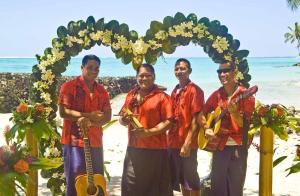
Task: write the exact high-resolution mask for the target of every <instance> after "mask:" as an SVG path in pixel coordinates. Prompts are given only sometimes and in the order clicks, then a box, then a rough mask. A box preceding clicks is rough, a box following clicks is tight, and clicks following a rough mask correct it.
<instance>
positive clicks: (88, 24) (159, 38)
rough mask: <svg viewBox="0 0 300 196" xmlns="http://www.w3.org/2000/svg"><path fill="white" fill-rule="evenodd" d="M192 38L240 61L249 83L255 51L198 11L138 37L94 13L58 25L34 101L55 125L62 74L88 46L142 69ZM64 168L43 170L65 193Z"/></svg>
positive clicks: (41, 59)
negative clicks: (108, 50)
mask: <svg viewBox="0 0 300 196" xmlns="http://www.w3.org/2000/svg"><path fill="white" fill-rule="evenodd" d="M191 42H192V43H194V44H195V45H200V46H201V47H202V48H203V50H204V52H206V53H207V54H208V56H209V57H210V58H211V59H212V60H213V61H214V62H215V63H222V62H225V61H232V62H234V63H235V64H236V65H237V68H238V71H239V72H238V75H237V76H238V77H237V79H238V81H239V82H240V83H241V84H243V85H244V86H246V87H249V83H248V82H249V81H250V80H251V76H250V75H249V74H248V72H249V67H248V62H247V60H246V57H247V56H248V54H249V51H248V50H239V46H240V42H239V41H238V40H237V39H233V36H232V35H231V34H229V33H228V29H227V27H226V26H224V25H221V24H220V22H219V21H217V20H214V21H209V19H208V18H206V17H203V18H201V19H199V20H198V18H197V16H196V15H195V14H189V15H188V16H187V17H186V16H184V15H183V14H182V13H179V12H178V13H176V14H175V16H174V17H171V16H166V17H165V18H164V19H163V22H159V21H152V22H151V24H150V28H149V29H148V30H147V31H146V35H144V36H138V33H137V32H136V31H134V30H129V27H128V25H127V24H124V23H122V24H120V23H119V22H118V21H116V20H111V21H109V22H107V23H105V22H104V19H103V18H101V19H99V20H98V21H96V20H95V19H94V18H93V17H92V16H90V17H88V18H87V20H86V21H83V20H79V21H77V22H74V21H71V22H69V24H68V25H67V27H65V26H60V27H58V29H57V37H56V38H54V39H53V40H52V47H49V48H46V49H45V51H44V54H43V55H42V56H39V55H36V58H37V61H38V64H37V65H34V66H33V68H32V75H31V89H30V101H31V103H32V104H37V103H42V104H43V105H44V106H45V111H46V116H47V119H48V120H49V122H50V124H52V126H54V127H55V126H56V125H55V120H54V119H55V117H56V111H57V105H56V104H57V91H56V89H57V88H56V87H57V78H58V77H59V76H61V74H62V73H63V72H64V71H66V68H67V66H68V64H69V62H70V59H71V57H73V56H77V55H78V54H79V53H80V52H81V51H82V50H83V49H85V50H88V49H90V48H91V47H93V46H95V45H96V44H97V45H99V46H100V45H104V46H108V47H111V50H112V51H113V52H114V54H115V56H116V58H117V59H121V61H122V63H124V64H129V63H131V64H132V66H133V68H135V69H136V68H137V67H138V66H139V65H140V64H142V63H143V62H144V61H145V62H147V63H149V64H155V63H156V61H157V58H158V57H160V56H162V55H163V54H164V53H165V54H172V53H174V52H175V50H176V47H177V46H186V45H188V44H190V43H191ZM40 143H41V148H40V150H41V153H42V154H43V155H44V156H45V157H49V158H55V157H60V156H61V153H60V150H61V145H60V143H59V141H58V140H55V139H52V140H51V141H49V140H41V142H40ZM62 173H63V167H60V168H58V169H54V170H50V171H43V172H42V175H43V176H44V177H50V179H49V181H48V184H47V187H49V188H51V190H52V192H53V193H54V194H56V193H61V192H63V186H62V184H64V179H63V175H62Z"/></svg>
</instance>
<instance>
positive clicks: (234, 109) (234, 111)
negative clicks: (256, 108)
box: [228, 99, 243, 127]
mask: <svg viewBox="0 0 300 196" xmlns="http://www.w3.org/2000/svg"><path fill="white" fill-rule="evenodd" d="M228 111H229V113H230V115H231V117H232V118H233V120H234V122H235V123H236V124H237V125H238V127H243V118H242V116H241V114H240V111H239V109H238V105H237V104H236V103H233V102H232V101H231V99H229V101H228Z"/></svg>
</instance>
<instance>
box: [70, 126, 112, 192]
mask: <svg viewBox="0 0 300 196" xmlns="http://www.w3.org/2000/svg"><path fill="white" fill-rule="evenodd" d="M82 134H83V142H84V156H85V164H86V174H83V175H79V176H77V177H76V179H75V188H76V192H77V195H78V196H108V194H107V192H106V181H105V178H104V176H103V175H101V174H94V172H93V164H92V159H91V150H90V143H89V138H88V134H87V131H86V130H82Z"/></svg>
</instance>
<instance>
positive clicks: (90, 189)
mask: <svg viewBox="0 0 300 196" xmlns="http://www.w3.org/2000/svg"><path fill="white" fill-rule="evenodd" d="M87 193H88V194H89V195H95V194H96V193H97V187H96V186H94V185H89V186H88V188H87Z"/></svg>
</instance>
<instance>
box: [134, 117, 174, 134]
mask: <svg viewBox="0 0 300 196" xmlns="http://www.w3.org/2000/svg"><path fill="white" fill-rule="evenodd" d="M171 127H172V122H171V120H165V121H162V122H160V123H158V124H157V125H156V126H155V127H153V128H150V129H145V128H137V129H133V130H132V131H133V132H134V134H135V135H136V136H137V137H150V136H153V135H158V134H160V133H163V132H165V131H167V130H168V129H170V128H171Z"/></svg>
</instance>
